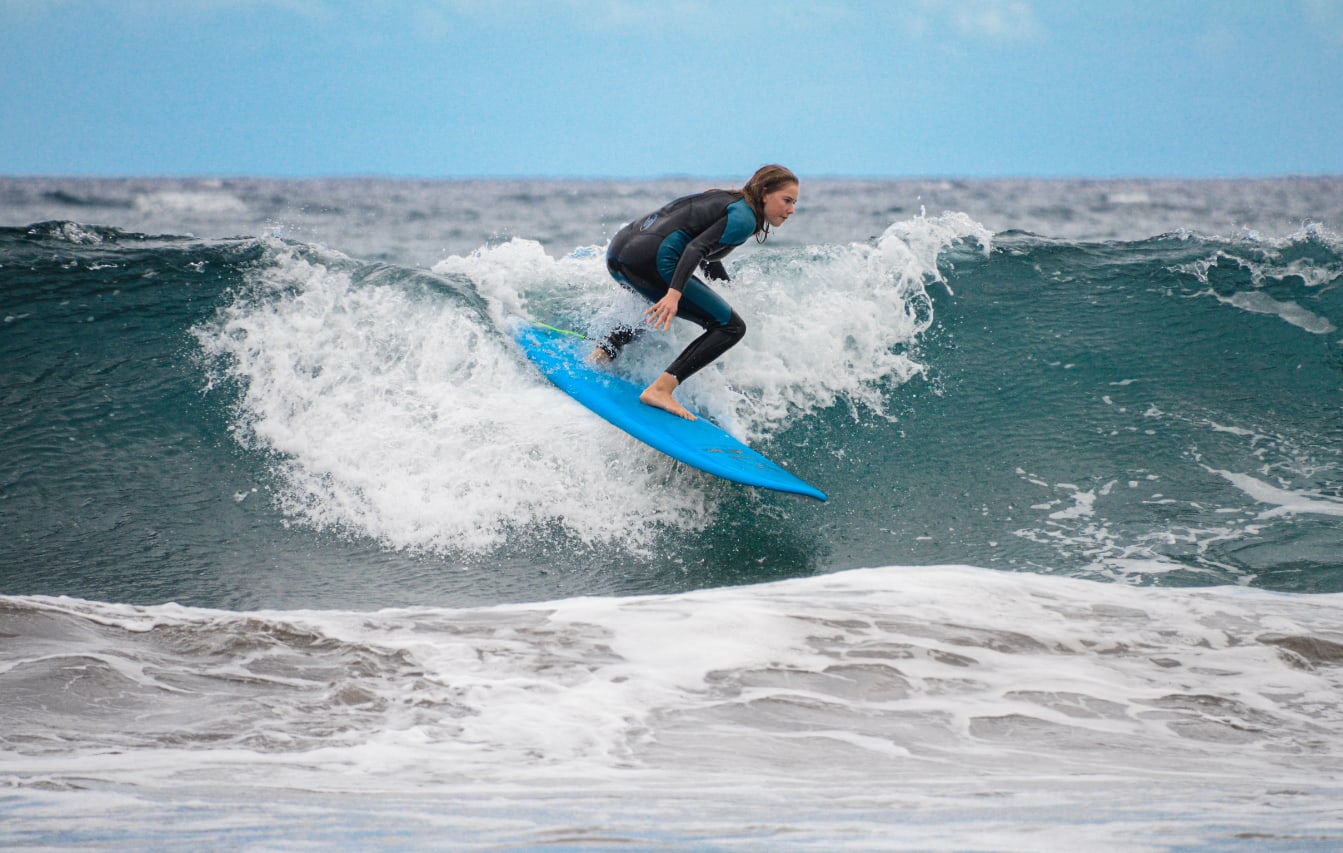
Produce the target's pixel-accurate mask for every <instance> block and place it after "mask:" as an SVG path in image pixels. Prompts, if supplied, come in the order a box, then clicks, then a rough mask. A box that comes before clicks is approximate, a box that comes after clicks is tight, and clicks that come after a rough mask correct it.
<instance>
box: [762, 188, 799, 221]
mask: <svg viewBox="0 0 1343 853" xmlns="http://www.w3.org/2000/svg"><path fill="white" fill-rule="evenodd" d="M797 190H798V186H797V184H784V185H783V186H781V187H779V188H778V189H777V190H775V191H774V192H772V193H765V210H764V216H765V221H766V222H768V223H769V224H770V227H772V228H778V227H779V226H780V225H782V224H783V222H784V220H785V219H787V218H788V217H790V216H792V215H793V209H794V208H796V207H797Z"/></svg>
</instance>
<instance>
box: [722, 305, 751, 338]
mask: <svg viewBox="0 0 1343 853" xmlns="http://www.w3.org/2000/svg"><path fill="white" fill-rule="evenodd" d="M723 331H724V332H726V333H727V334H728V335H729V336H730V337H731V338H732V343H734V344H735V343H736V342H737V341H739V340H741V339H742V338H744V337H746V321H745V320H743V319H742V316H741V315H740V314H738V313H737V312H736V311H733V312H732V316H731V317H729V318H728V321H727V322H726V323H724V324H723Z"/></svg>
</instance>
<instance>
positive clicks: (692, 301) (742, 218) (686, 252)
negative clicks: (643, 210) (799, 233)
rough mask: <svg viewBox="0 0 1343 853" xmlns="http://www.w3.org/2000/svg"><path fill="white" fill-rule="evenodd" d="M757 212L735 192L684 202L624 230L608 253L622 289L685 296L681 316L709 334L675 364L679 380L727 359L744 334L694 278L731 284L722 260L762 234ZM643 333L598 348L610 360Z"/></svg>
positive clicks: (619, 336) (652, 297) (622, 333)
mask: <svg viewBox="0 0 1343 853" xmlns="http://www.w3.org/2000/svg"><path fill="white" fill-rule="evenodd" d="M756 227H757V220H756V215H755V211H754V210H752V209H751V206H750V205H749V204H747V203H746V200H745V199H744V198H742V196H741V193H738V192H732V191H729V190H709V191H708V192H703V193H698V194H696V195H688V196H684V197H682V198H678V199H676V200H675V201H673V202H671V203H670V204H668V205H667V206H666V207H663V208H662V209H661V210H659V211H657V212H656V213H652V214H649V215H648V216H645V217H642V218H640V219H636V220H635V221H633V222H631V223H630V224H628V225H626V226H625V227H624V228H621V229H620V231H618V232H617V233H616V236H615V237H614V238H612V240H611V246H610V248H608V249H607V251H606V268H607V269H608V270H610V272H611V276H612V277H613V278H614V279H615V280H616V281H618V282H620V283H621V284H622V285H624V286H626V287H628V288H630V289H631V290H634V291H635V292H637V293H639V294H641V295H642V296H643V297H644V298H646V299H648V300H649V301H650V302H654V303H656V302H657V301H658V300H659V299H661V298H662V297H663V296H664V295H666V293H667V291H668V290H677V291H680V292H681V301H680V304H679V305H678V307H677V316H679V317H684V318H685V319H687V320H690V321H691V322H693V323H695V324H697V325H699V326H700V327H702V328H703V329H704V334H702V335H700V336H699V337H698V338H696V339H695V340H694V341H691V343H690V345H689V346H687V347H686V348H685V350H684V351H683V352H682V353H681V354H680V355H679V356H678V357H677V358H676V360H675V361H673V362H672V363H671V366H669V367H668V368H667V372H668V373H670V374H671V375H672V376H675V377H676V379H677V380H678V381H679V382H684V381H685V380H686V379H689V378H690V377H691V376H693V375H694V374H695V373H696V372H697V371H699V370H700V369H701V368H703V367H704V366H705V365H707V364H709V363H710V362H711V361H713V360H714V359H715V358H718V356H720V355H722V354H723V353H724V352H726V351H727V350H728V349H730V348H731V347H732V346H733V345H734V344H736V343H737V342H738V341H740V340H741V338H742V336H743V335H745V334H746V322H745V321H744V320H742V318H741V316H740V315H738V314H737V312H736V311H734V310H732V306H731V305H728V304H727V302H726V301H724V300H723V298H722V297H721V296H719V295H718V294H717V293H715V292H714V291H713V290H712V289H711V288H710V287H709V286H708V285H706V284H705V283H704V282H703V281H701V280H700V278H699V277H698V276H696V275H695V272H696V270H698V269H700V268H703V269H704V271H705V273H706V274H707V275H708V276H709V277H710V278H721V279H724V280H726V279H727V273H726V272H725V271H724V270H723V265H722V264H721V263H720V262H719V260H720V259H721V258H723V257H724V256H726V255H727V254H728V253H729V252H731V251H732V250H733V249H735V248H736V247H738V246H740V245H741V244H742V243H745V242H746V241H747V240H748V239H749V238H750V237H751V236H752V235H753V234H755V232H756ZM637 335H638V332H637V331H636V330H634V329H631V328H629V327H620V328H617V329H616V330H615V331H614V332H612V333H611V335H610V336H609V337H608V338H607V339H606V340H604V341H602V342H601V344H599V345H600V346H601V347H602V349H604V350H605V351H606V353H607V355H609V356H611V357H612V358H614V357H615V355H616V354H617V353H618V352H619V351H620V348H621V347H623V346H624V345H625V344H627V343H629V342H630V341H632V340H633V339H634V338H635V337H636V336H637Z"/></svg>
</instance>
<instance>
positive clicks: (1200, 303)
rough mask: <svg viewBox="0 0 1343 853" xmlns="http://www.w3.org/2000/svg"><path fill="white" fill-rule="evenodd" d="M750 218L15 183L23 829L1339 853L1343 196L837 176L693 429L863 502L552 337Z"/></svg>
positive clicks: (777, 244)
mask: <svg viewBox="0 0 1343 853" xmlns="http://www.w3.org/2000/svg"><path fill="white" fill-rule="evenodd" d="M697 188H702V187H701V186H699V185H698V184H689V185H686V184H685V183H683V182H675V181H664V182H649V183H646V184H635V183H629V184H620V183H601V182H591V183H564V182H552V183H529V182H497V183H491V182H475V183H454V184H434V183H431V182H425V183H422V184H420V183H400V182H357V181H351V182H327V183H323V182H306V183H293V182H265V181H236V182H229V181H217V182H193V181H97V182H94V181H73V180H64V181H62V180H56V179H51V180H47V179H30V180H22V181H15V180H3V181H0V200H3V201H5V202H6V203H7V204H6V206H5V208H4V209H5V210H6V212H7V216H24V217H25V218H23V219H20V220H11V221H9V222H8V224H7V225H5V226H3V227H0V276H2V277H3V286H2V287H0V366H2V369H0V403H2V404H3V405H0V459H3V460H4V464H3V466H0V530H3V531H4V534H5V535H4V536H3V537H0V634H3V636H4V642H3V643H0V779H3V780H4V783H5V784H6V785H7V786H8V788H9V790H11V792H12V795H11V796H10V797H7V798H6V799H5V801H4V802H3V803H0V813H2V814H4V816H5V819H4V820H0V845H11V846H12V845H17V844H20V843H23V844H41V845H46V846H62V847H65V846H81V845H84V846H88V845H93V846H106V845H112V846H148V847H181V846H190V845H193V844H195V843H197V842H199V841H200V839H201V838H202V837H212V838H228V839H230V840H231V841H232V842H233V844H232V846H240V847H256V848H265V849H271V848H275V847H284V846H286V844H290V843H292V842H293V841H294V839H297V838H304V839H307V840H310V841H311V840H316V841H318V842H319V843H320V842H326V843H328V844H329V845H333V846H346V847H349V846H361V845H365V846H366V845H368V844H369V842H370V840H371V841H372V842H373V846H397V845H402V846H409V847H415V846H433V845H434V844H435V843H436V842H437V841H438V840H441V832H442V831H443V828H444V827H448V828H449V831H451V832H452V833H454V836H453V837H454V838H460V839H462V840H463V843H464V844H467V845H475V846H488V845H496V846H499V845H502V846H540V845H547V844H570V845H573V846H595V845H598V844H606V845H609V846H623V847H634V848H638V847H653V846H658V845H679V846H701V847H709V848H715V847H717V848H725V847H734V846H761V845H764V846H770V845H773V844H784V845H790V844H791V845H793V846H798V847H814V848H817V849H833V848H837V847H843V846H864V845H869V846H871V845H874V844H877V843H880V842H882V841H883V840H885V839H894V842H893V843H894V844H895V845H896V846H899V845H901V844H903V845H904V846H909V847H920V848H930V847H956V848H965V847H984V848H990V849H1021V848H1032V849H1035V848H1039V847H1042V846H1048V845H1042V844H1040V843H1038V842H1039V838H1040V837H1043V836H1040V835H1037V834H1035V833H1038V832H1041V831H1043V832H1044V833H1045V835H1047V836H1048V837H1049V838H1050V839H1056V840H1059V844H1058V845H1057V846H1082V845H1083V844H1085V845H1087V846H1100V847H1105V848H1107V849H1116V848H1119V849H1122V848H1147V847H1150V846H1152V845H1154V844H1160V845H1165V846H1187V847H1205V848H1208V849H1226V848H1227V847H1228V846H1234V845H1235V844H1237V843H1245V842H1247V841H1251V840H1253V839H1275V840H1276V841H1278V842H1281V843H1284V844H1289V843H1298V842H1299V843H1301V844H1307V845H1308V844H1315V843H1319V844H1321V845H1324V846H1325V847H1329V846H1338V842H1339V839H1340V838H1343V825H1341V824H1340V822H1339V820H1338V815H1337V809H1336V808H1335V806H1334V804H1335V803H1336V802H1337V799H1338V795H1339V794H1340V791H1339V790H1338V779H1337V774H1336V772H1334V771H1333V769H1332V768H1333V767H1335V766H1337V763H1338V758H1339V753H1340V751H1341V750H1343V721H1340V719H1339V718H1338V714H1337V712H1336V705H1337V703H1336V701H1334V699H1335V698H1336V696H1337V694H1338V690H1339V688H1340V686H1341V685H1340V684H1339V683H1338V672H1339V661H1340V659H1343V656H1341V655H1340V653H1339V649H1340V648H1343V634H1340V633H1339V631H1338V629H1337V625H1338V624H1339V615H1340V614H1339V609H1340V607H1343V604H1340V600H1341V598H1340V596H1341V595H1343V560H1340V558H1339V556H1338V555H1339V554H1343V533H1341V531H1343V526H1340V524H1339V520H1340V516H1343V433H1340V427H1339V424H1340V420H1339V417H1338V413H1339V411H1340V409H1341V407H1343V381H1340V374H1341V373H1343V351H1341V349H1340V348H1341V347H1343V295H1341V294H1340V284H1343V240H1341V239H1340V238H1339V237H1338V235H1337V230H1336V224H1337V222H1338V221H1340V219H1341V218H1343V213H1340V212H1339V211H1338V210H1335V209H1334V208H1331V207H1329V205H1331V204H1337V203H1338V199H1339V198H1343V193H1340V192H1338V189H1339V182H1338V181H1335V180H1329V179H1321V180H1317V181H1287V180H1284V181H1276V182H1272V181H1270V182H1225V183H1218V182H1203V183H1190V184H1179V183H1159V182H1109V183H1105V182H1090V183H1088V182H1073V183H1061V182H1060V183H1035V182H1016V183H997V184H995V183H980V184H976V183H954V182H953V183H939V182H922V183H919V182H886V183H883V182H829V183H826V182H808V186H807V188H806V189H807V192H808V194H807V195H805V196H804V205H806V206H804V207H803V208H802V210H801V211H800V214H799V216H797V217H794V220H791V221H790V222H789V223H788V226H787V227H786V228H784V229H781V230H780V233H779V234H777V235H775V237H772V238H771V239H770V240H769V241H768V242H767V243H765V244H764V245H763V246H755V245H751V246H749V247H743V249H741V250H740V251H739V252H738V253H736V254H734V255H733V256H732V257H731V258H730V260H729V264H728V266H729V270H730V272H731V274H732V281H731V282H730V283H728V284H726V285H725V286H723V288H722V291H723V293H724V295H725V297H726V298H727V299H728V300H729V301H730V302H731V303H732V304H733V305H734V307H736V308H737V310H738V311H739V312H740V313H741V314H742V315H743V316H745V317H746V319H747V322H748V328H749V331H748V334H747V337H746V339H745V340H744V341H743V342H742V343H741V344H740V345H738V346H737V347H736V348H735V349H733V350H732V351H731V352H730V353H728V354H727V355H726V356H725V357H724V358H722V359H720V360H719V361H718V362H717V363H715V364H714V365H713V366H711V367H710V368H709V369H707V370H705V371H704V372H703V373H701V374H699V375H697V376H696V377H695V378H694V379H693V380H691V382H689V383H687V385H686V386H685V388H684V389H682V393H683V395H684V397H685V399H687V400H688V401H689V402H691V403H692V404H693V405H694V406H695V407H696V408H698V409H699V410H700V411H702V412H705V413H706V414H708V415H709V416H710V417H712V418H713V419H714V420H715V421H717V422H718V423H720V424H721V425H723V426H724V427H725V428H727V429H728V430H730V431H732V432H733V433H734V434H736V435H738V436H740V437H742V438H744V439H746V440H748V441H749V442H750V443H751V444H752V445H753V446H755V447H757V448H758V449H760V450H761V451H762V452H764V453H766V454H767V455H769V456H770V457H771V458H773V459H775V460H777V461H779V462H781V463H783V464H785V465H787V466H788V467H789V468H790V469H791V470H793V471H795V472H797V473H798V474H799V475H800V476H802V477H804V478H805V479H807V480H808V481H809V482H813V483H815V484H816V485H817V486H818V487H820V488H821V489H823V490H825V491H826V492H827V493H829V495H830V502H829V503H827V504H819V503H816V502H813V501H807V500H803V499H798V498H795V497H790V496H785V495H779V494H774V493H769V492H760V491H756V490H752V489H747V488H743V487H739V486H735V485H731V484H728V483H724V482H722V481H719V480H716V479H714V478H712V477H710V476H708V475H705V474H702V473H700V472H697V471H694V470H690V469H687V468H685V467H684V466H681V465H679V464H677V463H674V462H672V461H671V460H669V459H667V458H665V457H662V456H660V455H659V454H657V453H655V452H653V451H651V450H649V449H647V448H646V447H644V446H643V445H641V444H639V443H637V442H635V441H633V440H632V439H630V438H628V437H627V436H625V435H624V434H623V433H620V432H619V431H617V430H615V429H613V428H611V427H609V426H607V425H606V424H605V423H604V422H602V421H600V420H597V419H596V418H594V417H593V416H591V415H589V413H587V412H586V411H585V410H584V409H582V408H581V407H579V406H577V405H576V404H574V403H572V402H571V401H569V400H568V398H566V397H564V396H563V395H562V394H561V393H560V392H558V391H556V390H555V389H554V388H552V387H551V386H550V385H549V384H548V383H547V382H546V381H545V380H544V379H543V378H542V377H541V376H540V375H539V374H537V373H536V372H535V371H534V370H533V369H532V368H531V367H530V366H529V365H528V363H527V361H526V360H525V358H524V357H523V356H522V355H521V354H520V353H519V352H518V351H517V349H516V348H515V346H514V345H513V344H512V342H511V337H510V335H509V324H510V323H512V322H514V321H515V319H516V318H517V317H518V316H527V317H532V318H535V319H539V320H543V321H545V322H548V323H552V324H554V325H558V326H562V327H566V328H573V329H577V330H580V331H583V332H588V333H593V334H599V333H601V332H603V331H605V330H606V329H608V328H610V327H611V326H612V325H614V324H616V323H618V322H626V321H630V320H637V318H638V317H639V316H640V314H641V311H642V306H641V305H639V304H638V302H637V301H636V300H635V299H634V298H633V297H630V296H628V295H627V294H625V293H623V292H622V291H621V290H619V289H618V288H617V287H615V286H614V285H613V283H612V282H611V281H610V280H609V277H608V276H607V275H606V273H605V271H604V264H603V254H604V242H605V240H606V239H607V238H608V237H609V235H610V234H611V233H614V231H615V230H616V229H617V228H618V227H619V226H620V225H621V224H622V223H623V222H625V221H628V220H630V219H632V218H634V217H635V216H637V215H639V214H640V213H643V212H645V211H646V210H647V209H651V208H652V207H654V206H656V204H658V203H659V202H660V200H665V198H669V197H672V195H674V194H676V193H679V192H684V191H690V190H694V189H697ZM795 223H796V227H795ZM694 332H695V330H694V329H693V328H691V327H688V326H687V327H685V328H681V327H680V326H678V327H677V328H675V329H674V330H672V331H671V332H669V333H665V334H653V335H648V336H645V338H644V339H642V340H641V341H640V342H639V343H638V344H636V345H634V346H632V347H631V348H629V349H628V350H627V351H626V353H625V355H623V356H622V358H621V360H620V362H619V363H618V364H617V367H616V369H618V370H620V371H622V372H623V373H625V374H626V375H628V376H630V377H631V378H633V379H636V380H639V379H645V378H647V377H649V376H651V375H655V374H656V373H657V372H660V371H661V369H662V368H663V367H664V366H665V365H666V364H667V363H668V362H669V361H670V359H671V358H672V356H673V355H674V353H675V352H676V351H677V350H678V349H679V348H680V347H681V346H683V345H684V344H685V343H686V342H688V341H689V340H690V339H691V337H692V335H693V334H694ZM1172 757H1174V759H1175V760H1174V763H1172ZM258 780H263V781H261V782H260V783H258ZM258 784H259V785H260V787H259V788H258ZM184 791H185V792H186V795H185V796H184V795H183V792H184ZM258 791H260V793H258ZM369 792H376V793H377V796H376V797H372V798H370V797H369V796H368V794H369ZM799 804H805V805H804V806H802V807H799ZM445 815H448V816H449V817H445ZM687 815H691V816H693V818H687ZM1022 815H1028V816H1029V819H1028V820H1025V821H1023V820H1022Z"/></svg>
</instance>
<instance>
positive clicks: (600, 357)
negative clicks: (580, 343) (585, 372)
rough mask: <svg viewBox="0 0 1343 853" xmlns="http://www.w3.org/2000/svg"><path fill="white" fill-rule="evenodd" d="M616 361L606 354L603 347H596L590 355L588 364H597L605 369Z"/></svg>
mask: <svg viewBox="0 0 1343 853" xmlns="http://www.w3.org/2000/svg"><path fill="white" fill-rule="evenodd" d="M614 360H615V359H613V358H611V356H609V355H607V354H606V350H604V349H602V348H601V347H594V348H593V350H592V353H591V354H589V355H588V364H595V365H597V366H598V367H604V366H605V365H608V364H610V363H611V362H612V361H614Z"/></svg>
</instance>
